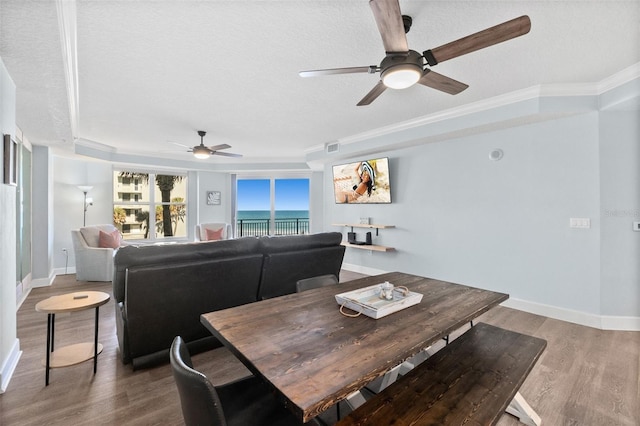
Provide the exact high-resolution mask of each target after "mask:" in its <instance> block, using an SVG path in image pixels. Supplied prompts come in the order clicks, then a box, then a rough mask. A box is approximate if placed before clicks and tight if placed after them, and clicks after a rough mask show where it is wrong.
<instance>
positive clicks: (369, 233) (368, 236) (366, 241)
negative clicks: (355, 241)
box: [364, 232, 371, 246]
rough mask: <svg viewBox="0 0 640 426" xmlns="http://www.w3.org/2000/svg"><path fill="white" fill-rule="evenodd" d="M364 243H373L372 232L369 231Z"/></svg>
mask: <svg viewBox="0 0 640 426" xmlns="http://www.w3.org/2000/svg"><path fill="white" fill-rule="evenodd" d="M364 243H365V244H366V245H368V246H370V245H371V232H367V237H366V240H365V241H364Z"/></svg>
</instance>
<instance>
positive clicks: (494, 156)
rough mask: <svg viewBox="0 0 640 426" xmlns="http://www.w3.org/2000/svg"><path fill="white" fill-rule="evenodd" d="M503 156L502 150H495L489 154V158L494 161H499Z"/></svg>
mask: <svg viewBox="0 0 640 426" xmlns="http://www.w3.org/2000/svg"><path fill="white" fill-rule="evenodd" d="M503 155H504V152H502V150H501V149H500V148H498V149H494V150H493V151H491V152H490V153H489V158H490V159H491V160H493V161H498V160H500V159H501V158H502V156H503Z"/></svg>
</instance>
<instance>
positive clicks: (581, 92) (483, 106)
mask: <svg viewBox="0 0 640 426" xmlns="http://www.w3.org/2000/svg"><path fill="white" fill-rule="evenodd" d="M638 78H640V63H636V64H634V65H632V66H630V67H628V68H625V69H623V70H622V71H620V72H618V73H616V74H614V75H612V76H611V77H608V78H606V79H604V80H602V81H600V82H597V83H570V84H544V85H538V86H532V87H529V88H526V89H522V90H517V91H514V92H510V93H506V94H504V95H499V96H495V97H492V98H489V99H484V100H482V101H478V102H473V103H470V104H466V105H462V106H459V107H455V108H450V109H447V110H443V111H439V112H436V113H433V114H429V115H426V116H423V117H419V118H416V119H412V120H407V121H403V122H400V123H395V124H392V125H389V126H385V127H380V128H377V129H373V130H370V131H367V132H363V133H359V134H356V135H352V136H347V137H344V138H340V139H338V140H337V142H338V143H339V144H340V145H348V144H353V143H356V142H362V141H365V140H370V139H373V138H376V137H380V136H385V135H389V134H392V133H397V132H401V131H405V130H409V129H413V128H416V127H422V126H425V125H429V124H433V123H438V122H442V121H446V120H451V119H455V118H460V117H464V116H468V115H471V114H477V113H481V112H485V111H489V110H492V109H496V108H500V107H505V106H509V105H513V104H516V103H519V102H524V101H529V100H532V99H540V98H546V97H581V96H599V95H602V94H603V93H606V92H608V91H610V90H612V89H614V88H616V87H619V86H621V85H623V84H626V83H628V82H630V81H633V80H635V79H638ZM318 149H320V148H318ZM318 149H316V151H317V150H318ZM321 149H324V145H323V147H322V148H321Z"/></svg>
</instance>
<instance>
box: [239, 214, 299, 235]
mask: <svg viewBox="0 0 640 426" xmlns="http://www.w3.org/2000/svg"><path fill="white" fill-rule="evenodd" d="M273 228H274V235H298V234H308V233H309V218H290V219H289V218H282V219H276V220H275V222H274V224H273ZM270 229H271V219H238V222H237V227H236V234H237V236H238V237H246V236H261V235H270V233H269V231H270Z"/></svg>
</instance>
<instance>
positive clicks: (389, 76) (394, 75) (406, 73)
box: [382, 64, 422, 89]
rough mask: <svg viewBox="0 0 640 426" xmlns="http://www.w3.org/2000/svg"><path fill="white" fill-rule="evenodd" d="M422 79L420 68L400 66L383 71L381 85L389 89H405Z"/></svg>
mask: <svg viewBox="0 0 640 426" xmlns="http://www.w3.org/2000/svg"><path fill="white" fill-rule="evenodd" d="M420 77H422V67H419V66H416V65H414V64H401V65H396V66H394V67H392V68H389V69H386V70H384V72H383V73H382V83H383V84H384V85H385V86H387V87H388V88H390V89H406V88H407V87H411V86H413V85H414V84H416V83H417V82H418V80H420Z"/></svg>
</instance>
